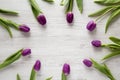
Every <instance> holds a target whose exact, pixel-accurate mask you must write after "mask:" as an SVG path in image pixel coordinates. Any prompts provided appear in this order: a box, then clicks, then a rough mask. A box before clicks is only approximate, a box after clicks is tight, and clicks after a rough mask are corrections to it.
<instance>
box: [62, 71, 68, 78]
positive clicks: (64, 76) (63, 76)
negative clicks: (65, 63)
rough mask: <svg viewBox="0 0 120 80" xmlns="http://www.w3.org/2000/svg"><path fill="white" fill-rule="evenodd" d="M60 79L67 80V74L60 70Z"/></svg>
mask: <svg viewBox="0 0 120 80" xmlns="http://www.w3.org/2000/svg"><path fill="white" fill-rule="evenodd" d="M61 80H67V76H66V75H65V74H64V73H63V72H62V76H61Z"/></svg>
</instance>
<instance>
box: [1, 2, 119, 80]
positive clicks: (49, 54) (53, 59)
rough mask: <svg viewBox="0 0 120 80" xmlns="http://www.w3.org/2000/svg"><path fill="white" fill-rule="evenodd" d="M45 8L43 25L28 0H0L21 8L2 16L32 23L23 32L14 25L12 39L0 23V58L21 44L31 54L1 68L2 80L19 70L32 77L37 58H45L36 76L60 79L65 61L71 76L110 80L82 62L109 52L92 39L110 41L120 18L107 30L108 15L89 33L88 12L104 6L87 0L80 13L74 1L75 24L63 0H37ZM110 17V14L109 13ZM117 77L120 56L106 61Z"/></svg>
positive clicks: (25, 79) (25, 78)
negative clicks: (49, 0)
mask: <svg viewBox="0 0 120 80" xmlns="http://www.w3.org/2000/svg"><path fill="white" fill-rule="evenodd" d="M37 2H38V4H39V6H40V7H41V9H42V10H43V12H44V14H45V16H46V18H47V25H46V28H43V27H42V26H41V25H39V24H38V23H37V22H36V20H35V19H34V16H33V13H32V11H31V8H30V5H29V2H28V0H0V8H4V9H11V10H15V11H18V12H19V16H8V15H3V14H0V16H2V17H5V18H7V19H10V20H13V21H15V22H17V23H24V24H27V25H29V26H30V28H31V32H30V34H24V33H21V32H19V31H16V30H14V29H12V31H13V35H14V37H13V38H12V39H11V38H10V37H9V35H8V33H7V31H6V30H5V29H4V28H2V27H0V62H2V61H3V60H4V59H5V58H6V57H7V56H9V55H10V54H12V53H14V52H16V51H17V50H18V49H20V48H31V49H32V55H31V56H30V57H23V58H21V59H20V60H18V61H16V62H15V63H14V64H12V65H10V66H8V67H7V68H5V69H2V70H0V80H16V74H17V73H19V74H20V75H21V78H22V80H29V76H30V72H31V68H32V66H33V64H34V62H35V61H36V60H37V59H40V60H41V62H42V67H41V71H40V72H39V73H38V76H37V80H45V79H46V78H47V77H50V76H53V80H60V79H61V70H62V65H63V64H64V63H65V62H66V63H69V64H70V65H71V75H70V76H69V80H109V79H108V78H107V77H106V76H104V75H103V74H101V73H100V72H98V71H97V70H96V69H94V68H86V67H85V66H84V65H83V64H82V60H83V59H84V58H94V59H95V60H97V61H100V59H101V58H102V57H103V56H104V55H106V54H108V53H109V51H107V50H106V49H97V48H94V47H92V46H91V44H90V42H91V41H92V40H93V39H99V40H101V41H102V42H103V43H109V42H110V41H109V40H108V37H109V36H116V37H119V38H120V31H119V30H120V27H119V25H120V19H118V20H117V21H116V22H115V23H114V24H113V25H112V26H111V27H110V28H109V31H108V33H107V34H105V33H104V26H105V22H106V19H107V18H104V19H103V20H102V21H100V22H99V23H98V26H97V29H96V30H95V31H94V32H92V33H90V32H89V31H87V30H86V27H85V26H86V24H87V23H88V21H89V20H91V19H93V18H89V17H88V16H87V15H88V14H90V13H92V12H93V11H96V10H98V9H100V8H102V7H103V6H100V5H98V4H95V3H93V0H84V12H83V14H82V15H81V14H80V13H79V11H78V9H77V6H76V3H74V4H75V5H74V9H73V12H74V15H75V17H74V24H73V25H72V26H71V25H69V24H67V22H66V19H65V18H66V17H65V14H64V7H61V6H60V5H59V3H60V0H55V3H54V4H48V3H46V2H43V1H42V0H37ZM106 17H107V16H106ZM106 64H107V65H108V67H109V68H110V69H111V72H112V73H113V75H114V76H115V78H116V80H120V56H119V57H116V58H112V59H110V60H109V61H107V62H106Z"/></svg>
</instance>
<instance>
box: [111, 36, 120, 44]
mask: <svg viewBox="0 0 120 80" xmlns="http://www.w3.org/2000/svg"><path fill="white" fill-rule="evenodd" d="M109 39H110V40H111V41H112V42H114V43H116V44H118V45H120V39H119V38H116V37H109Z"/></svg>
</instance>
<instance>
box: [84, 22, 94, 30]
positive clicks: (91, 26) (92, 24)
mask: <svg viewBox="0 0 120 80" xmlns="http://www.w3.org/2000/svg"><path fill="white" fill-rule="evenodd" d="M86 28H87V29H88V30H89V31H93V30H94V29H95V28H96V23H95V22H94V21H90V22H89V23H88V24H87V26H86Z"/></svg>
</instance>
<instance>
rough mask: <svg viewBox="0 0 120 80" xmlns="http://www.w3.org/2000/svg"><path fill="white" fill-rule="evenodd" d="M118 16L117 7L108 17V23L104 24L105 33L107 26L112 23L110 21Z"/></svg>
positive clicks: (119, 12)
mask: <svg viewBox="0 0 120 80" xmlns="http://www.w3.org/2000/svg"><path fill="white" fill-rule="evenodd" d="M119 15H120V7H119V8H118V9H116V10H114V11H113V12H112V14H111V16H110V17H109V19H108V21H107V23H106V28H105V33H106V32H107V30H108V27H109V25H110V24H111V23H112V21H113V20H114V19H115V18H116V17H118V16H119Z"/></svg>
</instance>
